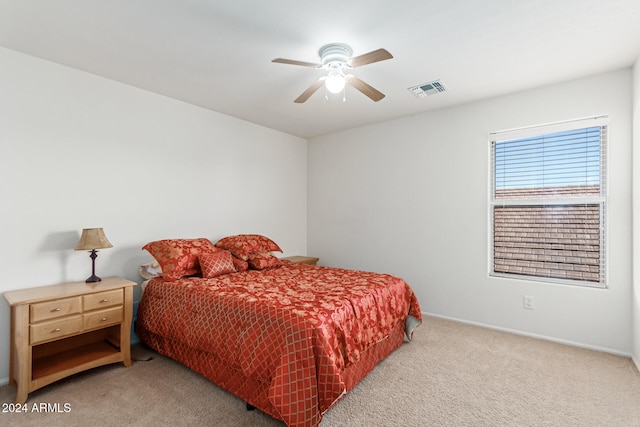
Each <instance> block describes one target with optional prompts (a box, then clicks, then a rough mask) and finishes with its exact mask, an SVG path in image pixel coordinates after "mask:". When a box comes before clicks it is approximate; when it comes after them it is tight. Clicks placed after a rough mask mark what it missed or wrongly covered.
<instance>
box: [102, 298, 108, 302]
mask: <svg viewBox="0 0 640 427" xmlns="http://www.w3.org/2000/svg"><path fill="white" fill-rule="evenodd" d="M100 302H109V300H108V299H106V298H105V299H101V300H100Z"/></svg>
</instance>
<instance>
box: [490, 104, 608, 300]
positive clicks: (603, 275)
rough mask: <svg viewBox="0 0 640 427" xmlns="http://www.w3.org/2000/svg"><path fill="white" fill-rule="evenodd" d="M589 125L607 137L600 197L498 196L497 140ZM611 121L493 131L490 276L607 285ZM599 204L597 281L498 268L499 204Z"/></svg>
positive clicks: (603, 118)
mask: <svg viewBox="0 0 640 427" xmlns="http://www.w3.org/2000/svg"><path fill="white" fill-rule="evenodd" d="M590 127H602V128H604V129H605V131H604V133H605V134H604V137H602V136H601V139H600V141H599V149H600V183H599V185H600V194H599V195H597V196H595V195H594V196H587V195H584V196H574V197H537V198H521V197H519V198H511V199H496V165H495V145H494V143H495V142H498V141H505V140H512V139H520V138H526V137H534V136H542V135H548V134H553V133H556V132H562V131H569V130H577V129H583V128H590ZM609 135H610V120H609V116H608V115H599V116H592V117H587V118H580V119H573V120H567V121H562V122H554V123H548V124H542V125H535V126H528V127H523V128H516V129H507V130H503V131H497V132H491V133H490V134H489V138H488V147H489V150H488V151H489V153H488V154H489V155H488V163H489V174H488V181H489V182H488V189H489V194H488V223H489V224H488V230H487V234H488V246H489V247H488V249H489V251H488V252H489V253H488V263H487V264H488V265H487V269H488V274H489V277H496V278H507V279H515V280H527V281H536V282H547V283H553V284H562V285H577V286H582V287H590V288H602V289H606V288H608V282H609V269H608V259H609V256H608V239H609V237H608V236H609V232H608V231H609V230H608V228H609V227H608V223H609V221H608V220H607V217H608V212H607V211H608V205H609V203H608V194H609V191H608V174H609V164H608V146H609V140H610V136H609ZM596 204H597V205H598V206H599V207H600V209H599V220H600V227H599V232H600V237H599V245H600V250H599V252H600V256H599V261H600V262H599V264H600V265H599V275H600V279H599V281H598V282H595V281H588V280H579V279H566V278H556V277H545V276H536V275H527V274H516V273H507V272H496V271H495V242H494V236H495V231H494V227H495V209H496V207H508V206H567V205H573V206H584V205H596Z"/></svg>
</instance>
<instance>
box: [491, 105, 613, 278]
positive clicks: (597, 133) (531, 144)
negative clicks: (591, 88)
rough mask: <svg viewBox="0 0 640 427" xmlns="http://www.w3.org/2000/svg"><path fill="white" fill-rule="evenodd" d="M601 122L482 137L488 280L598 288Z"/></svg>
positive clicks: (601, 273) (601, 265) (601, 269)
mask: <svg viewBox="0 0 640 427" xmlns="http://www.w3.org/2000/svg"><path fill="white" fill-rule="evenodd" d="M607 123H608V119H607V117H602V116H601V117H594V118H590V119H581V120H575V121H571V122H563V123H556V124H552V125H546V126H539V127H532V128H526V129H518V130H511V131H505V132H496V133H493V134H491V135H490V142H491V172H492V173H491V183H490V185H491V191H490V203H489V205H490V215H489V218H490V221H491V225H490V233H491V238H490V240H491V242H490V246H491V247H490V260H489V264H490V266H489V272H490V274H491V275H495V276H508V277H512V278H523V279H535V280H549V281H554V282H563V283H572V284H580V285H586V286H598V287H604V286H605V277H606V275H605V242H606V240H605V228H606V227H605V218H606V179H605V178H606V141H607Z"/></svg>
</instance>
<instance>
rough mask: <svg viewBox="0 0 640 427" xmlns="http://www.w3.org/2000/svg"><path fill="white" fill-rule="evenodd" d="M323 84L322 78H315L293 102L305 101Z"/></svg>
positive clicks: (300, 102)
mask: <svg viewBox="0 0 640 427" xmlns="http://www.w3.org/2000/svg"><path fill="white" fill-rule="evenodd" d="M323 84H324V81H322V80H317V81H315V82H313V83H312V84H311V86H309V87H308V88H307V90H305V91H304V92H302V95H300V96H299V97H297V98H296V100H295V101H293V102H295V103H296V104H302V103H303V102H305V101H306V100H307V99H309V97H310V96H311V95H313V94H314V93H315V92H316V91H317V90H318V89H320V86H322V85H323ZM383 96H384V95H383Z"/></svg>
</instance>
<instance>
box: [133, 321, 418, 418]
mask: <svg viewBox="0 0 640 427" xmlns="http://www.w3.org/2000/svg"><path fill="white" fill-rule="evenodd" d="M137 329H138V330H137V331H136V332H137V334H138V337H139V338H140V340H141V341H142V342H143V343H144V344H146V345H147V346H149V347H150V348H152V349H153V350H155V351H157V352H158V353H160V354H162V355H164V356H167V357H169V358H171V359H173V360H175V361H177V362H179V363H182V364H183V365H185V366H187V367H188V368H190V369H191V370H193V371H195V372H197V373H198V374H200V375H202V376H204V377H205V378H207V379H208V380H210V381H211V382H213V383H214V384H216V385H218V386H219V387H221V388H223V389H225V390H227V391H229V392H230V393H232V394H234V395H235V396H237V397H239V398H240V399H242V400H244V401H245V402H246V403H248V404H250V405H252V406H255V407H256V408H258V409H260V410H261V411H263V412H264V413H266V414H269V415H270V416H272V417H273V418H275V419H277V420H281V421H283V418H282V416H280V412H279V411H278V409H277V408H276V407H275V406H274V404H273V403H272V402H271V401H270V400H269V387H270V383H269V382H266V381H263V380H260V379H257V378H251V377H247V376H246V375H245V374H244V373H243V372H242V370H240V369H236V368H233V367H230V366H228V365H225V364H224V363H223V362H222V361H221V360H219V359H218V358H217V357H216V355H215V354H213V353H208V352H205V351H202V350H198V349H194V348H191V347H189V346H187V345H186V344H184V343H182V342H180V341H177V340H173V339H171V338H166V337H163V336H160V335H156V334H153V333H150V332H148V331H146V330H144V329H143V328H137ZM404 336H405V324H404V321H402V322H399V323H398V324H397V325H396V327H395V328H394V329H393V330H392V332H391V333H390V334H389V335H388V336H387V337H386V338H384V339H382V340H380V341H378V342H377V343H376V344H374V345H372V346H370V347H369V348H367V349H366V350H365V351H364V352H362V354H361V357H360V360H358V362H356V363H353V364H351V365H349V366H347V367H346V368H345V369H344V370H343V371H342V373H341V374H340V376H341V379H342V382H343V383H344V385H345V389H344V391H343V393H342V394H341V396H340V398H341V397H342V396H344V395H345V394H346V393H347V392H348V391H350V390H352V389H353V387H355V386H356V384H358V383H359V382H360V381H361V380H362V379H363V378H364V377H365V376H366V375H367V374H368V373H369V372H371V371H372V370H373V369H374V368H375V366H376V365H377V364H378V363H379V362H380V361H381V360H383V359H384V358H386V357H387V356H388V355H389V354H391V353H392V352H393V351H395V350H396V349H397V348H398V347H400V345H402V343H403V341H404ZM318 387H321V384H319V385H318ZM340 398H338V399H336V400H335V401H334V402H333V403H332V404H331V405H330V406H329V407H328V408H320V411H321V413H324V412H326V411H327V410H329V409H330V408H331V407H332V406H333V405H334V404H335V403H336V402H337V401H338V400H340ZM300 404H301V405H302V404H304V403H303V402H300ZM316 404H317V403H316ZM318 422H319V420H318ZM316 425H317V424H316Z"/></svg>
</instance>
